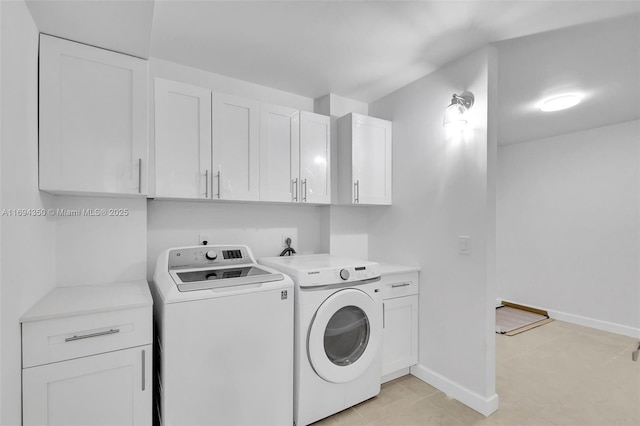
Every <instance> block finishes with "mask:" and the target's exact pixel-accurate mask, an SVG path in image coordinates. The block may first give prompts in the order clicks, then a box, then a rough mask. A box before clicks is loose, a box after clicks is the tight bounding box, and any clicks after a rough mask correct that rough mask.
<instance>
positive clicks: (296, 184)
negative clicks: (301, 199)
mask: <svg viewBox="0 0 640 426" xmlns="http://www.w3.org/2000/svg"><path fill="white" fill-rule="evenodd" d="M293 185H295V186H296V189H295V190H294V189H293ZM291 192H292V194H293V201H298V178H295V179H294V180H292V181H291Z"/></svg>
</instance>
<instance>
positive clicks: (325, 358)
mask: <svg viewBox="0 0 640 426" xmlns="http://www.w3.org/2000/svg"><path fill="white" fill-rule="evenodd" d="M381 340H382V304H381V303H379V302H376V301H374V300H373V299H372V298H371V297H370V296H369V295H368V294H367V293H365V292H363V291H361V290H357V289H353V288H348V289H344V290H340V291H337V292H335V293H333V294H332V295H331V296H329V297H328V298H327V299H326V300H325V301H324V302H323V303H322V304H321V305H320V307H319V308H318V310H317V311H316V314H315V317H314V318H313V321H312V322H311V325H310V328H309V335H308V342H307V349H308V355H309V361H310V362H311V366H312V367H313V369H314V371H315V372H316V373H317V374H318V375H319V376H320V377H322V378H323V379H324V380H326V381H328V382H332V383H346V382H350V381H352V380H354V379H356V378H357V377H359V376H361V375H362V374H363V373H364V372H365V371H367V369H368V368H369V367H370V366H371V363H372V362H373V360H374V359H376V355H378V352H379V350H380V341H381Z"/></svg>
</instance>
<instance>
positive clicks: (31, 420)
mask: <svg viewBox="0 0 640 426" xmlns="http://www.w3.org/2000/svg"><path fill="white" fill-rule="evenodd" d="M152 304H153V302H152V299H151V294H150V292H149V287H148V285H147V282H146V281H143V280H140V281H131V282H123V283H112V284H105V285H99V286H98V285H96V286H75V287H56V288H54V289H53V290H51V291H50V292H49V293H48V294H47V295H45V297H43V298H42V299H41V300H40V301H39V302H38V303H36V305H34V306H33V307H32V308H31V309H29V311H27V313H25V314H24V315H23V316H22V318H21V322H22V424H23V426H32V425H40V426H54V425H60V426H62V425H67V426H72V425H74V426H108V425H130V426H136V425H151V422H152V413H153V406H152V399H153V398H152V396H153V386H152V379H153V378H152V371H153V369H152V364H153V353H152V345H151V342H152V340H153V313H152Z"/></svg>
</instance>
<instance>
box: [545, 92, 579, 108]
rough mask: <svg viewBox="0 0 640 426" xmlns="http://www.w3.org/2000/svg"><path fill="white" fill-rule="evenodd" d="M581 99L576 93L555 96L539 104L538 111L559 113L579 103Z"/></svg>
mask: <svg viewBox="0 0 640 426" xmlns="http://www.w3.org/2000/svg"><path fill="white" fill-rule="evenodd" d="M581 100H582V97H581V96H580V95H578V94H576V93H563V94H561V95H555V96H552V97H550V98H547V99H545V100H543V101H542V102H540V105H539V106H540V110H541V111H544V112H552V111H561V110H563V109H567V108H571V107H572V106H576V105H578V104H579V103H580V101H581Z"/></svg>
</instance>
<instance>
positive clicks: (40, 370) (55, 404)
mask: <svg viewBox="0 0 640 426" xmlns="http://www.w3.org/2000/svg"><path fill="white" fill-rule="evenodd" d="M151 371H152V370H151V345H146V346H141V347H137V348H130V349H123V350H119V351H114V352H108V353H105V354H100V355H93V356H88V357H83V358H77V359H73V360H69V361H62V362H56V363H53V364H46V365H41V366H37V367H31V368H26V369H24V370H23V374H22V382H23V424H24V425H25V426H26V425H105V426H107V425H150V424H151V413H152V406H151V392H152V386H151Z"/></svg>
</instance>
